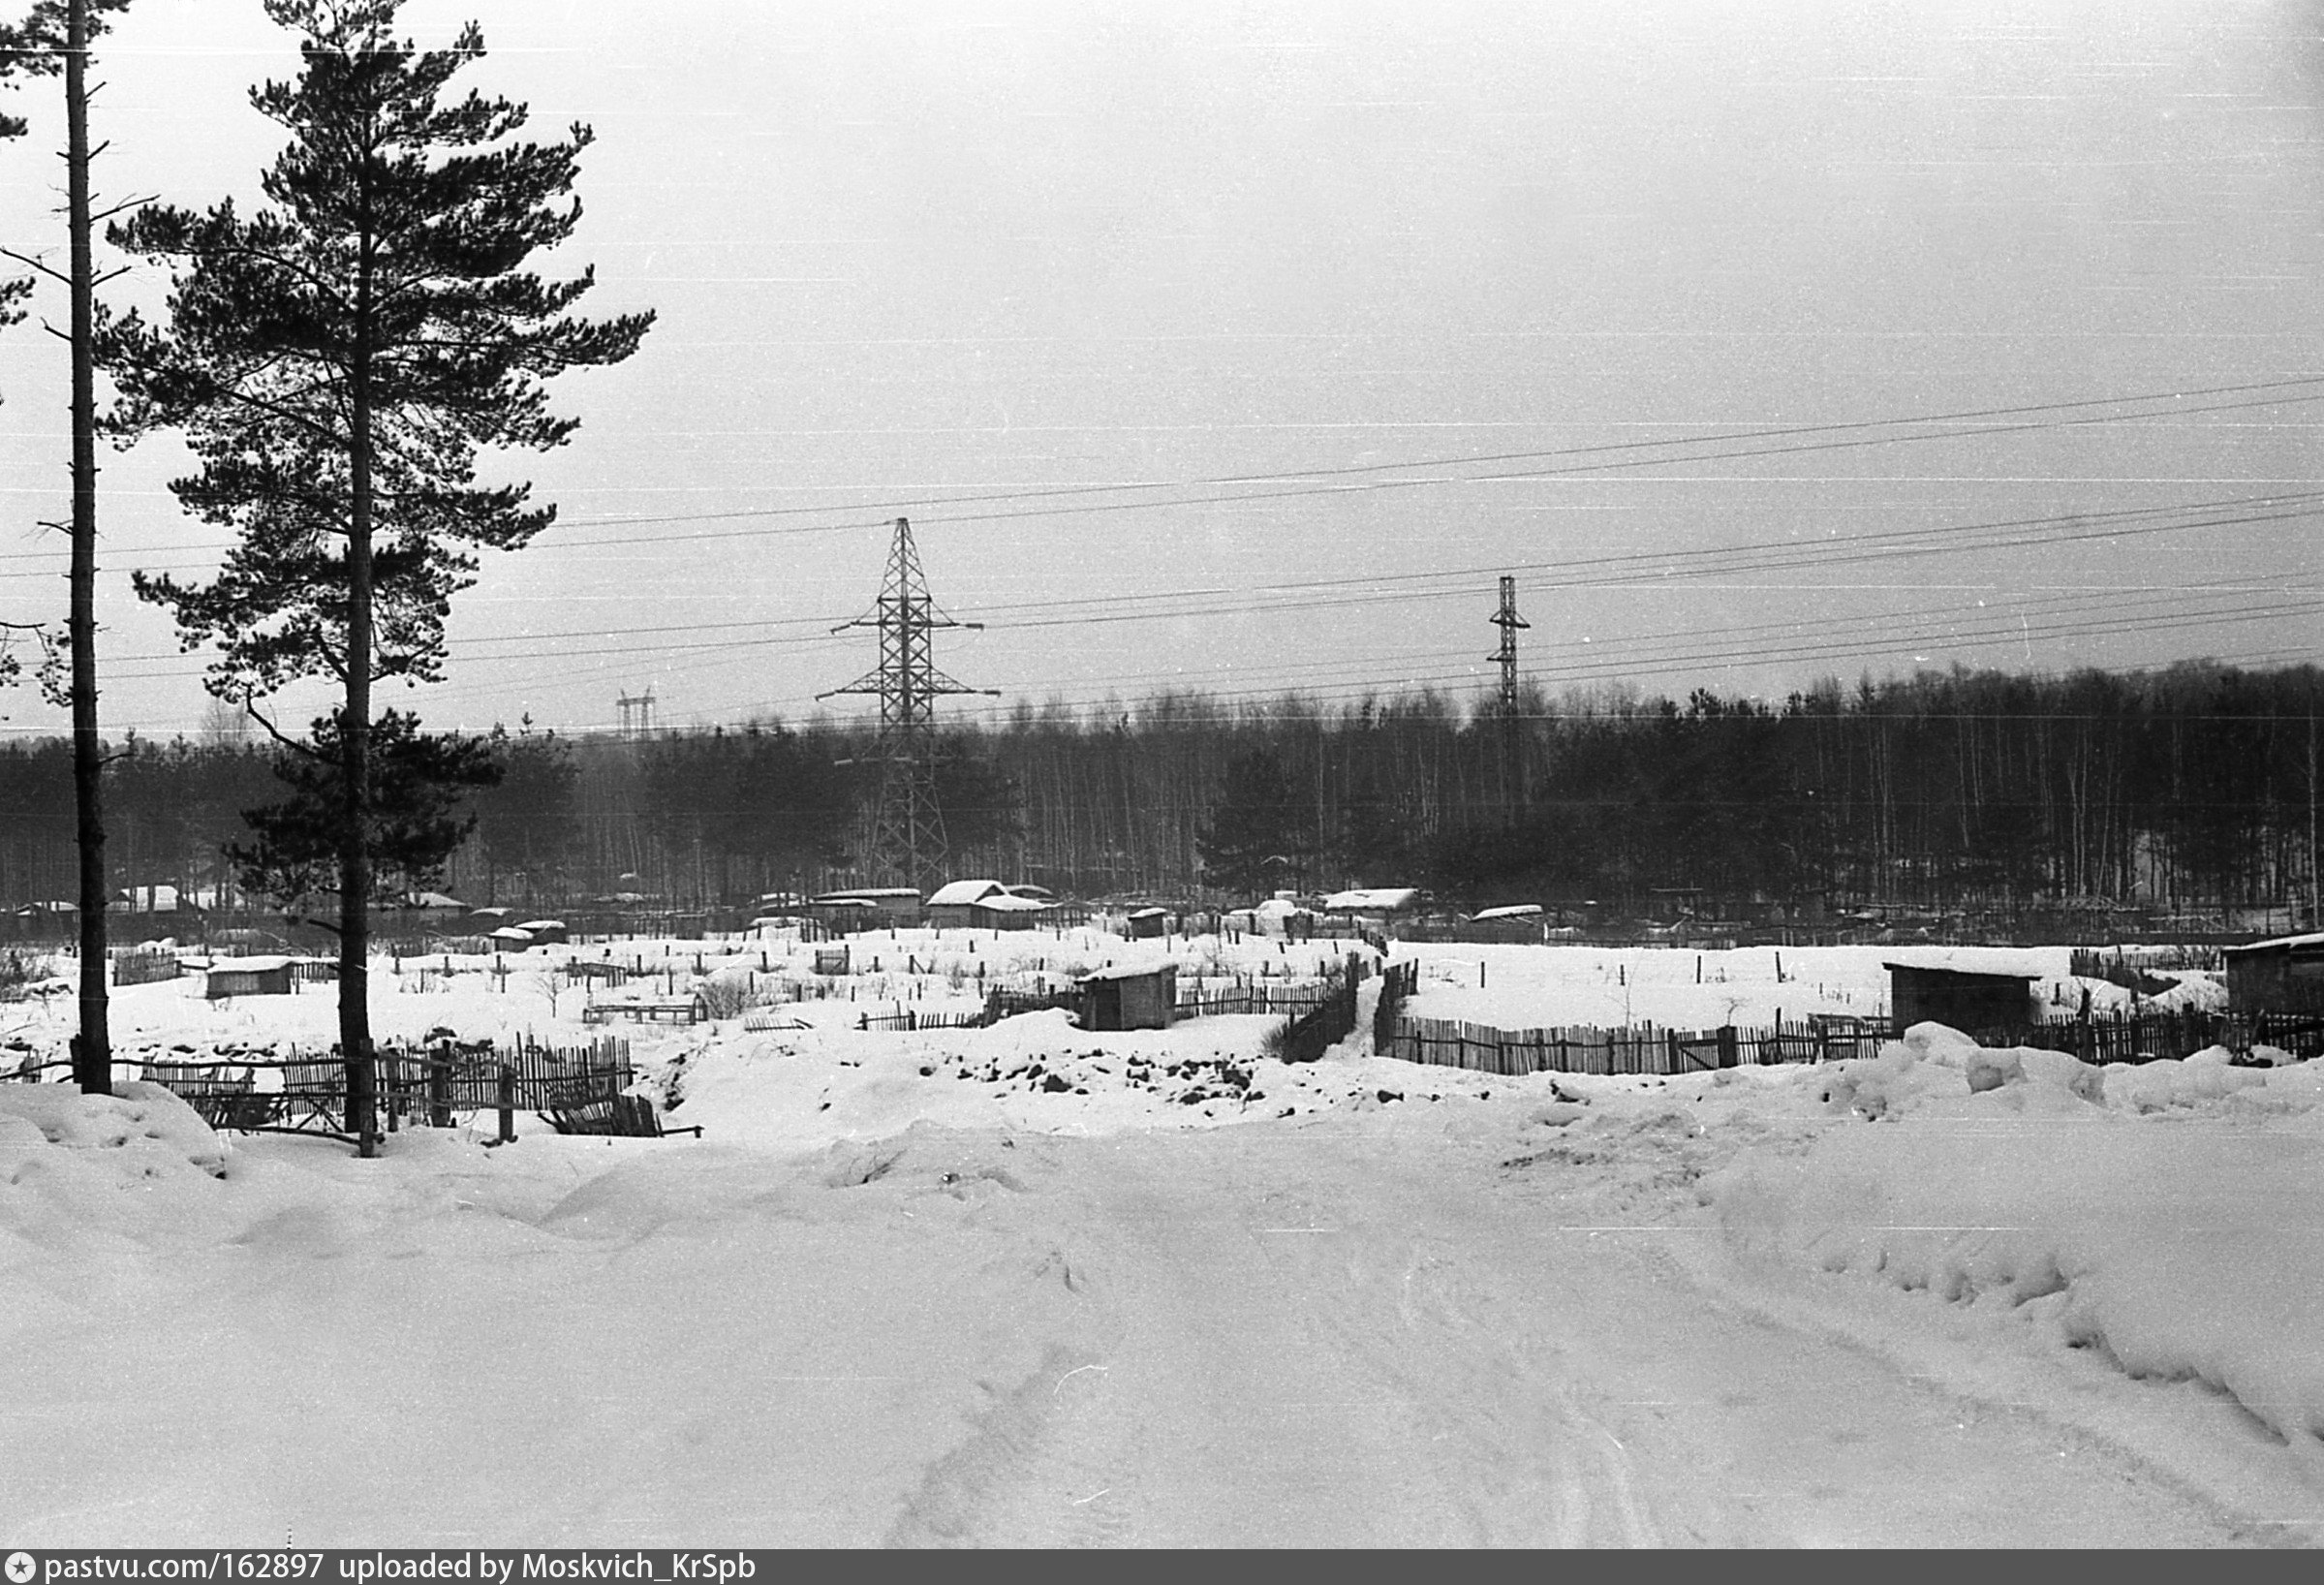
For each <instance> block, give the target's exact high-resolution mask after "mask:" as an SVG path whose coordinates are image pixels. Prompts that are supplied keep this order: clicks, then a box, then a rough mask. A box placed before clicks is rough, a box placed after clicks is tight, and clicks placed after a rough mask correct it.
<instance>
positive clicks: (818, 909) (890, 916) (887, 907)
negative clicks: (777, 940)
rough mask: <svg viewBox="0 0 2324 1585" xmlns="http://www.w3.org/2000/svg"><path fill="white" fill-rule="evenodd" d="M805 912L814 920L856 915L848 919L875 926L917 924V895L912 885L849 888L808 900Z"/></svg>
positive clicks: (918, 898)
mask: <svg viewBox="0 0 2324 1585" xmlns="http://www.w3.org/2000/svg"><path fill="white" fill-rule="evenodd" d="M807 912H808V913H809V914H811V915H813V916H814V917H818V918H824V917H832V916H835V915H836V916H849V915H852V916H856V918H855V919H852V920H850V921H849V922H850V924H851V926H852V925H853V924H855V923H858V922H860V923H864V924H875V925H883V926H885V925H900V924H917V923H919V922H920V894H919V891H918V889H917V888H916V887H914V886H851V887H849V888H848V889H846V890H844V891H826V892H823V893H822V894H821V896H818V897H814V898H811V899H809V901H808V903H807Z"/></svg>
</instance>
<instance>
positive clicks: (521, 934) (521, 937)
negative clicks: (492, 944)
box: [485, 924, 533, 947]
mask: <svg viewBox="0 0 2324 1585" xmlns="http://www.w3.org/2000/svg"><path fill="white" fill-rule="evenodd" d="M485 939H486V940H489V941H509V942H516V943H519V944H521V945H523V946H526V947H530V946H532V945H533V933H532V932H531V931H530V930H519V929H518V928H517V927H516V926H514V925H512V924H504V925H502V926H501V927H500V928H499V929H498V930H495V931H493V932H492V934H491V935H490V936H488V937H487V938H485Z"/></svg>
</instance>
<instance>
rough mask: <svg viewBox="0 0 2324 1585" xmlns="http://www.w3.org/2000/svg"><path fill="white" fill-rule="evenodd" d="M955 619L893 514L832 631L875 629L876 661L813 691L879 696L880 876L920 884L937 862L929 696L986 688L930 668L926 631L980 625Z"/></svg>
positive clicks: (876, 821)
mask: <svg viewBox="0 0 2324 1585" xmlns="http://www.w3.org/2000/svg"><path fill="white" fill-rule="evenodd" d="M983 625H984V624H983V623H981V622H956V621H954V620H953V619H952V618H951V617H949V616H946V615H945V614H944V613H943V612H942V611H939V610H938V609H937V608H936V603H935V602H934V601H933V600H931V599H930V598H929V597H928V584H927V580H926V579H925V578H923V577H922V576H921V575H920V553H919V550H918V548H917V547H915V546H914V544H913V543H912V521H911V519H910V518H906V517H898V518H897V519H896V540H895V544H894V545H893V546H892V547H891V548H890V549H889V550H888V553H887V576H886V578H885V580H884V581H883V583H882V584H881V587H880V598H879V600H878V601H877V602H875V603H874V605H873V606H872V608H871V610H869V611H867V612H866V613H864V614H863V615H861V616H858V617H857V618H855V620H853V621H852V622H842V623H841V624H840V625H839V626H838V627H835V628H833V629H832V630H831V631H832V632H833V633H845V632H846V631H847V630H848V629H850V628H877V629H879V630H880V666H879V668H878V669H877V670H873V671H867V672H865V673H864V674H863V675H862V676H860V677H857V678H856V679H855V680H854V681H853V682H851V683H849V684H848V685H847V686H846V687H845V688H833V689H830V690H828V691H826V692H824V693H821V694H818V695H817V696H816V697H817V698H818V699H829V698H831V697H832V696H833V695H835V694H877V695H879V696H880V738H879V741H878V742H877V743H876V744H875V745H874V746H873V749H872V753H871V758H872V759H873V760H875V761H878V763H879V765H880V803H879V812H878V813H877V814H876V815H875V816H874V817H873V821H872V851H871V855H870V858H871V866H872V870H873V872H874V874H875V875H878V876H879V877H880V878H882V879H883V880H892V881H899V882H901V883H903V884H904V885H906V886H917V887H919V888H920V889H921V890H922V891H925V890H927V889H928V886H929V884H930V883H931V882H932V881H933V880H935V879H936V878H937V877H939V876H940V875H941V874H942V872H943V869H944V862H945V818H944V812H943V811H942V810H941V809H939V808H938V807H937V802H936V700H937V699H938V697H939V696H940V695H944V694H989V695H992V696H993V697H994V698H996V699H997V698H999V697H1000V692H1001V691H1000V690H999V689H997V688H971V687H969V686H968V685H967V684H966V683H961V682H955V681H953V680H952V679H951V678H950V677H947V676H945V674H944V673H943V672H942V671H939V670H938V669H936V661H935V657H934V655H933V653H932V651H931V647H930V642H929V636H930V635H931V634H933V633H934V632H935V631H936V630H937V629H938V628H980V627H982V626H983Z"/></svg>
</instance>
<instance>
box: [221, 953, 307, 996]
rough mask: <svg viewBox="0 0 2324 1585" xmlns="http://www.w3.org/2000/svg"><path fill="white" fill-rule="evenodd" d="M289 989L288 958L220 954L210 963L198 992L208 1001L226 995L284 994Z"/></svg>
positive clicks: (290, 989)
mask: <svg viewBox="0 0 2324 1585" xmlns="http://www.w3.org/2000/svg"><path fill="white" fill-rule="evenodd" d="M291 991H292V983H291V960H290V959H289V958H287V957H222V958H219V959H217V960H215V961H214V962H212V963H211V964H210V968H209V973H208V974H207V975H206V976H204V977H203V981H202V987H201V994H202V997H203V998H204V999H205V1000H207V1001H211V1002H215V1001H219V1000H221V999H222V998H224V997H229V996H288V995H290V994H291Z"/></svg>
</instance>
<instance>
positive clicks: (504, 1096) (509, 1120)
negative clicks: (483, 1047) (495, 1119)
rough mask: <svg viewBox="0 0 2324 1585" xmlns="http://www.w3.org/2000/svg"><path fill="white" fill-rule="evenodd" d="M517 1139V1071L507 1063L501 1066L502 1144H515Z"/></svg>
mask: <svg viewBox="0 0 2324 1585" xmlns="http://www.w3.org/2000/svg"><path fill="white" fill-rule="evenodd" d="M515 1138H516V1070H515V1069H513V1068H511V1067H510V1066H509V1065H508V1064H507V1063H505V1062H504V1063H502V1064H501V1065H500V1142H501V1143H502V1144H504V1145H505V1144H511V1143H513V1142H514V1140H515Z"/></svg>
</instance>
